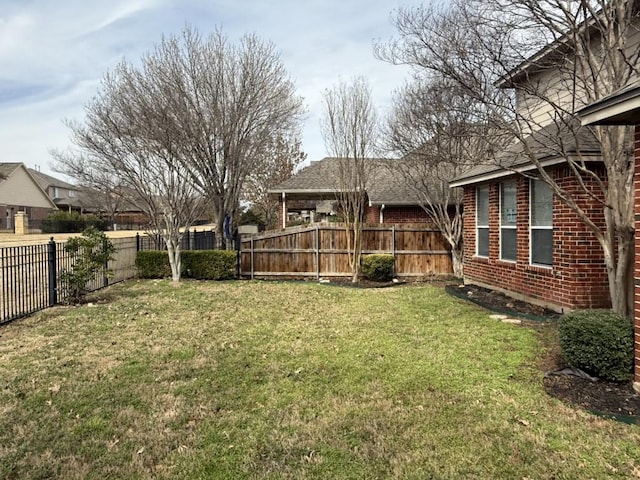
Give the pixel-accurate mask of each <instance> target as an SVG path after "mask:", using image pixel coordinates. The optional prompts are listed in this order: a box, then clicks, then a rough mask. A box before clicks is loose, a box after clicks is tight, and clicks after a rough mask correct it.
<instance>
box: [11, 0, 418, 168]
mask: <svg viewBox="0 0 640 480" xmlns="http://www.w3.org/2000/svg"><path fill="white" fill-rule="evenodd" d="M420 3H421V2H420V1H419V0H236V1H234V0H182V1H181V0H91V1H87V0H58V1H51V0H2V2H0V162H24V163H25V164H26V165H27V166H28V167H31V168H40V169H41V170H42V171H43V172H47V173H53V174H54V175H57V176H58V177H61V178H64V177H63V176H61V175H60V174H57V173H55V172H53V169H52V163H53V158H52V156H51V154H50V151H51V150H52V149H58V150H64V149H66V148H68V147H69V146H70V145H71V143H70V138H69V130H68V128H67V127H66V126H65V125H64V123H63V120H64V119H70V120H79V121H81V120H82V119H83V117H84V111H83V107H84V105H85V104H86V103H87V102H88V101H89V100H90V99H91V98H92V97H93V96H94V95H95V94H96V93H97V90H98V86H99V83H100V80H101V79H102V77H103V76H104V75H105V73H106V72H108V71H109V70H110V69H113V68H114V66H115V65H116V64H117V63H118V62H120V61H121V60H122V59H123V58H126V59H127V60H128V61H130V62H132V63H134V64H135V63H136V62H137V61H138V60H139V59H140V58H141V56H142V55H143V54H144V53H145V52H148V51H150V50H151V49H152V48H153V46H154V45H156V44H158V43H159V42H160V40H161V38H162V35H169V34H175V35H179V34H180V32H181V31H182V30H183V28H184V27H185V25H191V26H193V27H195V28H196V29H197V30H198V31H199V32H200V33H201V34H202V35H208V34H209V33H210V32H212V31H213V30H214V29H215V28H221V29H222V31H223V33H224V34H225V35H226V36H227V37H228V38H229V39H230V40H231V41H233V42H237V41H238V40H239V39H240V37H241V36H242V35H244V34H245V33H255V34H257V35H258V36H259V37H260V38H261V39H263V40H268V41H271V42H273V43H274V45H275V47H276V49H277V50H278V51H279V52H280V55H281V59H282V62H283V64H284V66H285V68H286V69H287V71H288V72H289V75H290V77H291V79H292V80H293V82H294V83H295V85H296V89H297V93H298V94H299V95H301V96H302V97H304V101H305V105H306V108H307V110H308V113H307V115H306V117H305V123H304V126H303V136H302V141H303V150H304V151H305V152H306V153H307V154H308V160H307V161H311V160H319V159H321V158H323V157H324V156H326V150H325V147H324V142H323V139H322V135H321V133H320V126H319V123H320V118H321V114H322V107H321V99H322V93H323V91H324V90H325V89H328V88H331V87H332V86H333V85H335V84H336V83H337V82H338V81H340V80H347V81H348V80H350V79H351V78H352V77H354V76H364V77H366V79H367V80H368V82H369V85H370V86H371V89H372V92H373V99H374V103H375V105H376V107H377V109H378V111H379V113H380V114H381V115H384V114H385V112H387V111H388V109H389V107H390V102H391V98H392V92H393V90H395V89H397V88H399V87H400V86H401V85H402V84H403V82H404V81H405V80H406V79H408V77H409V69H408V67H406V66H396V65H390V64H388V63H385V62H382V61H380V60H377V59H376V58H375V57H374V55H373V43H374V42H377V41H382V42H385V41H388V40H389V39H391V38H392V37H393V36H394V35H395V34H396V31H395V27H394V26H393V24H392V18H393V12H394V11H395V10H397V9H398V8H400V7H403V6H417V5H419V4H420Z"/></svg>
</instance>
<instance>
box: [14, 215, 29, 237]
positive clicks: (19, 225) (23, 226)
mask: <svg viewBox="0 0 640 480" xmlns="http://www.w3.org/2000/svg"><path fill="white" fill-rule="evenodd" d="M15 222H16V223H15V233H16V235H28V234H29V217H28V216H27V214H26V213H25V212H18V213H16V220H15Z"/></svg>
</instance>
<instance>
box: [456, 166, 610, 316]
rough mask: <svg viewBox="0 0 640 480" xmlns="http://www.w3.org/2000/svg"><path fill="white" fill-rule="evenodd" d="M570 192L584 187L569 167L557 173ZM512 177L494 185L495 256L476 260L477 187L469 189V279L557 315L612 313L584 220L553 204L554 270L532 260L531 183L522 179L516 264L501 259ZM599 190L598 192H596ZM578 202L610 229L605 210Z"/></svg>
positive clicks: (596, 247) (598, 251) (597, 251)
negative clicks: (503, 206)
mask: <svg viewBox="0 0 640 480" xmlns="http://www.w3.org/2000/svg"><path fill="white" fill-rule="evenodd" d="M552 175H553V176H554V178H555V180H556V181H557V182H558V183H559V184H560V185H561V186H562V187H563V188H565V189H566V190H568V191H573V192H580V187H579V185H578V184H577V182H576V181H575V179H574V178H572V177H571V175H570V174H569V172H568V169H567V168H566V167H559V168H557V169H556V170H555V171H553V172H552ZM513 178H516V177H509V179H513ZM507 179H508V178H501V179H500V180H496V181H492V182H489V183H488V185H489V257H488V258H484V257H477V256H476V239H475V235H476V222H475V219H476V215H475V213H476V212H475V209H476V185H469V186H465V188H464V209H465V214H464V258H465V260H464V279H465V282H467V283H475V284H479V285H483V286H488V287H491V288H497V289H501V290H504V291H506V292H507V293H510V294H512V295H513V296H515V297H520V298H523V299H525V300H528V301H531V302H534V303H539V304H543V305H547V306H549V307H551V308H555V309H556V310H564V309H578V308H607V307H609V306H610V298H609V287H608V280H607V273H606V268H605V265H604V260H603V253H602V248H601V247H600V244H599V243H598V241H597V239H596V238H595V236H594V234H593V233H592V232H591V231H590V230H589V229H588V228H587V226H586V225H584V223H583V222H582V221H580V219H579V218H578V216H577V215H576V214H575V213H574V212H572V211H571V209H569V207H567V206H565V205H564V204H562V203H561V202H560V200H559V199H558V198H554V200H553V265H552V266H551V267H542V266H536V265H531V264H530V261H529V237H530V230H529V188H530V187H529V179H527V178H525V177H522V176H519V177H517V193H516V199H517V207H516V210H517V211H516V226H517V237H516V239H517V240H516V245H517V254H516V262H515V263H514V262H507V261H504V260H501V259H500V219H499V186H500V183H501V182H502V181H505V180H507ZM594 191H596V189H594ZM576 198H578V203H579V204H580V205H581V206H582V207H583V208H585V209H587V210H588V211H589V212H590V215H591V216H592V219H594V221H595V222H596V223H599V224H604V215H603V208H602V205H601V204H599V203H598V202H597V201H596V200H595V199H593V198H590V197H589V196H588V195H586V194H584V193H576Z"/></svg>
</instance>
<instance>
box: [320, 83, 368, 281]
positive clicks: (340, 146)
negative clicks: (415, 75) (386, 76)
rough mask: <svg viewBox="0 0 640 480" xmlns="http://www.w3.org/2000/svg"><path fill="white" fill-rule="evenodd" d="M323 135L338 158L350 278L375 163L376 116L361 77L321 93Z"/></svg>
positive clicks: (356, 267)
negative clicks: (373, 158) (368, 184)
mask: <svg viewBox="0 0 640 480" xmlns="http://www.w3.org/2000/svg"><path fill="white" fill-rule="evenodd" d="M323 100H324V116H323V118H322V123H321V127H322V135H323V137H324V141H325V145H326V148H327V150H328V152H329V153H330V155H333V156H334V157H336V158H337V162H338V171H337V178H336V200H337V202H338V207H339V208H340V211H341V214H342V217H343V219H344V223H345V230H346V236H347V254H348V257H349V266H350V267H351V272H352V281H353V282H357V281H358V276H359V274H360V257H361V251H362V248H361V246H362V224H363V221H364V208H365V202H366V201H367V192H366V188H367V183H368V181H369V175H370V173H371V170H372V168H373V167H374V163H373V162H372V160H371V157H373V154H374V152H375V148H376V146H375V141H376V135H377V133H378V132H377V131H378V116H377V113H376V110H375V108H374V106H373V102H372V99H371V89H370V87H369V85H368V83H367V82H366V80H365V79H364V78H362V77H356V78H354V79H353V80H352V81H351V82H350V83H347V82H344V81H342V82H340V83H338V84H337V85H335V86H334V87H333V88H332V89H330V90H326V91H325V93H324V98H323Z"/></svg>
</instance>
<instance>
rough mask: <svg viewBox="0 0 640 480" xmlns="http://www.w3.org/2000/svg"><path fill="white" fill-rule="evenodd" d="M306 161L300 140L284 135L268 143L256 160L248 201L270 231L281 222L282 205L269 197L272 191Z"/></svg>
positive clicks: (247, 192) (246, 194)
mask: <svg viewBox="0 0 640 480" xmlns="http://www.w3.org/2000/svg"><path fill="white" fill-rule="evenodd" d="M306 158H307V154H306V153H304V152H303V151H302V149H301V142H300V138H299V136H298V135H292V136H288V137H285V136H284V135H282V134H279V135H276V136H275V137H274V138H272V139H270V140H269V141H268V142H265V143H264V144H263V145H262V148H261V149H260V151H259V152H258V155H257V157H255V158H254V160H255V162H256V166H255V167H254V168H253V169H252V170H251V172H249V175H248V177H247V181H246V183H245V190H244V199H245V200H246V201H248V202H250V203H251V204H252V208H253V209H254V211H255V212H256V213H258V214H259V215H260V216H262V219H263V220H264V222H265V225H266V226H267V228H276V225H277V221H278V201H277V200H275V199H273V198H271V197H270V196H269V195H268V193H267V192H268V190H269V189H270V188H271V187H273V186H275V185H277V184H279V183H282V182H284V181H285V180H287V179H288V178H290V177H291V176H292V175H293V172H294V170H295V169H296V167H297V166H298V165H300V163H302V162H304V161H305V160H306Z"/></svg>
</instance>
